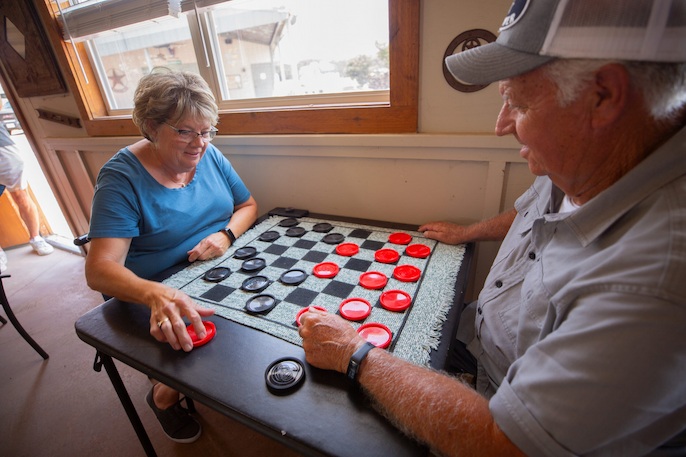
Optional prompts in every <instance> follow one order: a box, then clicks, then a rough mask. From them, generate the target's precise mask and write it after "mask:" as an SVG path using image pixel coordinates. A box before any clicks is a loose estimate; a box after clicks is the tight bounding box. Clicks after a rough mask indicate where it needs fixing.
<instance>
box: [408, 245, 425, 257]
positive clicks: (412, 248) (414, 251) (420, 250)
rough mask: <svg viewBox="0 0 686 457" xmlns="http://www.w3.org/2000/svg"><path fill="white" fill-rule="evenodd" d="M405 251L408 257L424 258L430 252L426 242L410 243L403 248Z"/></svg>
mask: <svg viewBox="0 0 686 457" xmlns="http://www.w3.org/2000/svg"><path fill="white" fill-rule="evenodd" d="M405 253H406V254H407V255H409V256H410V257H416V258H418V259H426V258H427V257H429V254H431V248H430V247H429V246H427V245H426V244H411V245H409V246H408V247H406V248H405Z"/></svg>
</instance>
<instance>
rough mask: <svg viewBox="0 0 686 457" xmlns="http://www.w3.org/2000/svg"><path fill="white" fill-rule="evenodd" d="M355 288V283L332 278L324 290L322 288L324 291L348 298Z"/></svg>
mask: <svg viewBox="0 0 686 457" xmlns="http://www.w3.org/2000/svg"><path fill="white" fill-rule="evenodd" d="M354 289H355V285H353V284H348V283H347V282H340V281H336V280H332V281H331V282H329V284H327V286H326V287H325V288H324V290H322V293H325V294H327V295H332V296H334V297H338V298H348V297H349V296H350V294H351V293H352V291H353V290H354Z"/></svg>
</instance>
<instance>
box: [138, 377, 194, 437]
mask: <svg viewBox="0 0 686 457" xmlns="http://www.w3.org/2000/svg"><path fill="white" fill-rule="evenodd" d="M154 390H155V386H153V387H152V389H150V392H148V394H147V395H146V396H145V401H147V402H148V405H150V408H151V409H152V411H153V412H154V413H155V416H156V417H157V420H158V421H160V425H162V430H164V434H165V435H167V436H168V437H169V439H170V440H172V441H176V442H177V443H185V444H188V443H193V442H195V441H197V440H198V438H200V435H201V434H202V427H201V426H200V422H198V421H197V420H195V418H194V417H193V416H191V415H190V414H189V412H188V409H186V408H184V407H183V406H181V400H179V401H178V402H176V403H174V405H173V406H171V407H169V408H167V409H159V408H158V407H157V406H155V402H154V401H153V399H152V393H153V391H154Z"/></svg>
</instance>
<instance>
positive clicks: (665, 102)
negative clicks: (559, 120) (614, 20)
mask: <svg viewBox="0 0 686 457" xmlns="http://www.w3.org/2000/svg"><path fill="white" fill-rule="evenodd" d="M609 63H619V64H621V65H624V67H625V68H626V69H627V71H628V72H629V76H630V78H631V81H632V84H633V85H634V86H636V87H637V88H638V90H639V91H641V92H642V93H643V98H644V100H645V103H646V107H647V108H648V110H649V111H650V113H651V115H652V116H653V118H654V119H655V120H657V121H669V120H670V119H672V118H673V117H674V116H676V115H678V114H679V112H680V111H681V109H682V108H683V107H684V106H686V63H653V62H634V61H616V60H598V59H558V60H554V61H553V62H551V63H549V64H547V65H546V66H545V67H544V70H545V71H546V73H547V75H548V77H549V78H550V79H551V80H552V81H553V82H554V83H555V84H556V85H557V89H558V94H557V95H558V97H557V99H558V102H559V103H560V106H563V107H564V106H567V105H569V104H570V103H572V102H573V101H574V100H576V98H577V96H578V95H579V93H580V91H581V89H582V88H583V87H584V86H585V85H586V84H588V83H590V82H591V81H592V79H593V77H594V75H593V74H594V72H595V71H596V70H597V69H599V68H600V67H602V66H603V65H607V64H609Z"/></svg>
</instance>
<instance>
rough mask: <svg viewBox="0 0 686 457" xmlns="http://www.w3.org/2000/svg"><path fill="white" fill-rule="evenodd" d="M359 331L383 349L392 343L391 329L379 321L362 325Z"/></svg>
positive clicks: (362, 335) (366, 338) (363, 336)
mask: <svg viewBox="0 0 686 457" xmlns="http://www.w3.org/2000/svg"><path fill="white" fill-rule="evenodd" d="M357 333H359V334H360V336H361V337H362V338H364V339H365V340H367V341H368V342H370V343H372V344H373V345H374V346H376V347H378V348H381V349H386V348H387V347H388V345H389V344H391V338H392V337H393V333H392V332H391V329H389V328H388V327H386V326H385V325H383V324H379V323H378V322H370V323H368V324H363V325H360V328H358V329H357Z"/></svg>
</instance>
